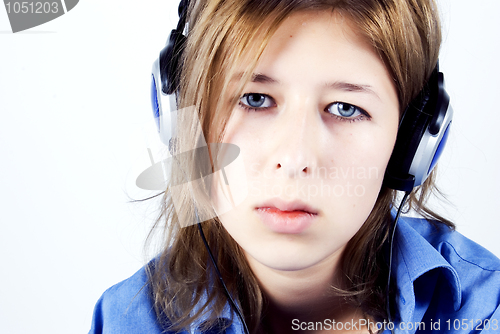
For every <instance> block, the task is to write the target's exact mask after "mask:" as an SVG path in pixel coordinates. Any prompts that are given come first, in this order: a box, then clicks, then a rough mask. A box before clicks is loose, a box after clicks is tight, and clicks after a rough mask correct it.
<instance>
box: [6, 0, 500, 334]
mask: <svg viewBox="0 0 500 334" xmlns="http://www.w3.org/2000/svg"><path fill="white" fill-rule="evenodd" d="M177 4H178V2H177V1H172V0H169V1H141V2H139V1H124V0H121V1H117V0H108V1H90V0H83V1H81V2H80V3H79V4H78V5H77V6H76V7H75V8H74V9H73V10H71V11H70V12H69V13H67V14H66V15H64V16H62V17H60V18H58V19H56V20H54V21H52V22H49V23H46V24H44V25H42V26H39V27H35V28H33V29H30V30H28V31H26V32H22V33H17V34H12V33H11V32H10V26H9V23H8V18H7V15H6V12H5V10H4V9H3V7H0V116H1V118H0V157H1V164H0V189H1V192H0V228H1V230H0V256H1V262H0V263H1V268H2V269H1V270H2V271H1V275H0V332H1V333H10V334H17V333H47V334H48V333H50V334H59V333H61V334H63V333H64V334H67V333H86V332H87V331H88V329H89V327H90V321H91V316H92V309H93V306H94V304H95V302H96V301H97V299H98V298H99V296H100V295H101V293H102V292H103V291H104V290H105V289H106V288H108V287H109V286H111V285H112V284H115V283H117V282H119V281H121V280H123V279H125V278H127V277H128V276H130V275H132V274H133V273H134V272H135V271H136V270H138V269H139V268H140V267H141V266H142V265H143V264H144V263H145V261H147V259H148V256H150V255H151V254H145V253H144V252H143V241H144V238H145V236H146V234H147V231H148V228H149V226H150V224H151V222H152V217H154V213H155V211H154V210H155V205H156V204H155V202H148V203H143V204H136V203H135V204H131V203H129V200H130V197H129V196H131V197H133V198H141V197H144V196H147V195H148V194H149V193H146V192H140V191H138V190H137V189H134V188H133V187H131V186H130V185H131V184H132V181H131V180H133V178H134V177H135V176H136V172H137V170H138V168H139V167H137V166H138V165H141V164H145V165H144V166H147V159H145V147H146V146H145V144H144V141H142V143H140V142H141V140H142V139H141V140H136V138H140V135H137V133H138V129H139V128H140V127H141V126H143V125H144V124H151V122H152V117H151V108H150V97H149V96H150V93H149V89H150V68H151V64H152V61H153V59H154V58H155V57H156V56H157V54H158V52H159V50H160V49H161V48H162V46H163V44H164V42H165V39H166V37H167V35H168V32H169V31H170V29H171V28H172V27H173V25H175V24H176V22H177V21H176V20H177V14H176V7H177ZM440 7H441V11H442V17H443V26H444V46H443V49H442V53H441V69H442V71H443V72H444V73H445V75H446V80H447V89H448V92H449V93H450V95H451V98H452V103H453V106H454V109H455V119H454V122H453V132H452V133H451V136H450V139H449V145H448V147H447V149H446V151H445V153H444V156H443V158H442V161H441V164H440V166H439V170H440V180H439V184H440V186H441V189H442V190H443V192H444V193H445V194H446V195H447V197H448V199H449V201H450V203H448V204H447V203H444V204H443V203H435V207H437V208H438V210H439V211H440V212H442V213H444V214H445V216H447V217H449V218H450V219H452V220H453V221H454V222H455V223H456V224H457V226H458V230H459V231H460V232H462V233H463V234H465V235H466V236H468V237H469V238H471V239H473V240H475V241H477V242H479V243H480V244H482V245H484V246H485V247H486V248H488V249H490V250H491V251H492V252H493V253H495V254H496V255H497V256H499V255H500V242H499V240H498V238H499V236H500V226H499V225H500V224H499V222H498V218H497V211H496V210H497V208H498V206H499V205H500V201H499V199H498V195H497V189H499V188H500V177H499V174H498V166H499V162H500V151H499V149H498V147H497V145H498V144H497V143H498V142H499V140H500V134H499V132H500V129H499V123H500V116H499V113H498V109H499V108H498V106H497V104H498V102H497V101H498V97H499V95H500V80H499V78H500V65H499V64H498V60H497V59H498V54H500V45H499V39H498V34H499V33H500V20H499V19H498V12H500V2H499V1H498V0H476V1H474V2H471V1H469V0H446V1H445V0H442V1H440ZM138 162H139V163H138Z"/></svg>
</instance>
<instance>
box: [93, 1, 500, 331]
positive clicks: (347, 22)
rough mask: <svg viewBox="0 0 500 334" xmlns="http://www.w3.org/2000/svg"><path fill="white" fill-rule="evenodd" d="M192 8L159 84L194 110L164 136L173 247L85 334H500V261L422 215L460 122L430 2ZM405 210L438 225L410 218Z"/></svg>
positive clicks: (108, 304) (186, 8)
mask: <svg viewBox="0 0 500 334" xmlns="http://www.w3.org/2000/svg"><path fill="white" fill-rule="evenodd" d="M180 9H181V10H180V15H181V20H180V23H179V27H178V29H177V32H174V33H173V34H172V35H171V36H174V37H172V38H171V40H172V42H173V45H171V47H170V48H169V49H168V50H166V51H165V52H163V53H162V56H161V57H160V67H163V66H162V64H161V63H162V57H163V58H165V57H166V58H167V62H168V63H169V64H171V65H169V66H171V68H170V72H168V71H167V75H168V76H169V78H168V80H166V79H164V78H163V77H162V78H161V79H160V80H161V81H162V83H161V84H163V85H164V86H163V87H165V89H164V91H165V92H168V93H173V92H174V93H176V95H175V96H176V103H177V108H179V109H182V108H188V107H191V106H194V108H191V109H190V108H188V111H186V112H184V113H182V115H181V113H179V115H180V116H179V117H180V120H178V121H177V128H176V131H177V132H176V134H175V136H174V135H171V138H170V139H169V140H167V141H166V143H167V144H169V145H170V149H171V152H172V154H173V156H174V157H173V160H172V161H174V162H175V163H173V165H174V167H173V168H172V171H171V175H170V180H171V181H170V183H169V184H168V186H167V189H166V191H165V193H164V207H163V211H162V215H161V217H160V218H159V219H158V221H157V226H156V227H155V228H156V229H157V228H158V227H159V226H163V228H164V231H165V243H164V250H163V251H162V252H161V254H159V255H158V257H156V258H155V259H154V260H152V261H151V262H150V263H149V264H148V265H147V266H146V267H145V268H143V269H141V270H140V271H139V272H138V273H137V274H135V275H134V276H132V277H131V278H129V279H127V280H125V281H123V282H121V283H119V284H118V285H115V286H114V287H112V288H110V289H109V290H108V291H106V292H105V293H104V295H103V296H102V297H101V299H100V300H99V301H98V303H97V305H96V308H95V311H94V319H93V324H92V329H91V331H90V332H91V333H162V332H166V333H176V332H182V333H189V332H192V333H296V332H299V333H301V332H310V333H324V332H330V331H338V332H349V333H383V332H385V333H388V332H391V331H393V332H400V333H416V332H432V331H435V332H460V333H471V332H474V333H477V332H485V333H486V332H491V333H495V332H500V324H499V323H498V321H499V318H500V311H499V309H498V305H499V303H500V272H499V270H500V262H499V260H498V259H496V258H495V257H494V256H493V255H491V254H490V253H489V252H487V251H486V250H484V249H483V248H481V247H480V246H478V245H476V244H474V243H473V242H471V241H470V240H468V239H466V238H464V237H463V236H461V235H460V234H459V233H457V232H454V230H453V227H454V226H453V224H452V223H451V222H449V221H447V220H446V219H444V218H442V217H440V216H438V215H437V214H435V213H433V212H432V211H431V210H429V209H428V208H427V207H426V206H425V200H426V198H427V197H428V196H429V194H430V193H431V192H432V191H433V189H434V183H433V182H434V178H433V173H432V172H431V170H432V167H433V166H434V164H435V162H436V160H437V157H438V156H439V152H440V151H441V149H442V145H444V144H441V142H443V143H444V141H445V140H446V136H447V133H448V126H449V123H450V122H451V110H450V109H448V107H447V106H448V101H447V95H446V93H445V92H444V90H443V88H442V74H440V73H439V72H438V69H437V62H438V53H439V46H440V42H441V35H440V26H439V19H438V13H437V10H436V4H435V3H434V1H433V0H240V1H224V0H205V1H201V0H199V1H194V0H192V1H191V2H190V3H188V2H187V1H183V2H182V3H181V6H180ZM182 31H184V32H187V36H186V37H187V39H186V40H185V41H184V40H183V37H179V35H180V32H182ZM162 75H163V74H162ZM157 80H158V79H157ZM177 80H178V81H177ZM154 84H155V85H157V84H159V83H156V82H154ZM156 103H158V102H156ZM189 110H191V111H192V112H191V113H189ZM163 113H164V114H165V111H163ZM185 122H188V124H187V123H185ZM197 122H199V124H200V125H201V126H200V128H201V131H202V134H203V136H202V139H201V142H207V143H219V145H214V144H210V145H209V146H208V147H207V146H205V147H207V150H208V155H209V158H207V159H203V158H200V153H199V148H203V145H201V146H200V144H199V143H200V141H199V140H198V139H197V136H196V134H193V131H191V129H195V128H196V124H197ZM186 124H187V125H186ZM174 137H175V138H174ZM193 138H194V140H193ZM224 145H233V146H231V147H237V148H238V152H237V153H238V158H236V159H239V160H238V161H240V162H241V163H240V165H238V166H240V167H237V168H236V167H235V168H231V167H230V164H224V163H223V161H225V160H224V158H227V155H228V153H227V149H225V148H224V147H226V146H224ZM221 147H222V148H221ZM422 147H423V148H422ZM429 147H431V148H429ZM190 150H191V151H190ZM182 152H192V154H191V155H190V154H188V155H184V156H183V158H181V157H179V155H178V154H177V153H182ZM429 152H430V153H429ZM436 152H437V153H436ZM176 154H177V155H176ZM408 155H409V156H410V158H408ZM176 156H177V158H175V157H176ZM221 157H222V158H221ZM426 159H427V160H426ZM205 160H206V161H205ZM226 160H227V159H226ZM229 160H234V159H229ZM424 160H425V161H424ZM419 161H424V162H419ZM204 162H208V163H209V166H208V168H209V169H210V170H209V173H208V174H211V173H213V175H214V176H213V177H211V178H209V180H210V181H209V182H207V179H204V181H203V184H202V185H201V186H200V187H194V188H195V189H194V190H193V186H192V183H191V185H188V182H187V181H193V180H195V179H196V178H197V177H196V175H198V176H200V175H201V176H206V175H208V174H207V173H206V171H205V172H203V169H204V167H203V166H202V167H200V165H203V163H204ZM419 163H421V164H423V165H425V166H424V167H422V166H421V165H419ZM224 166H227V168H224ZM415 166H417V167H415ZM205 167H206V166H205ZM429 173H430V175H427V174H429ZM193 175H194V176H195V177H193ZM188 176H189V180H188ZM201 176H200V177H201ZM179 180H180V181H179ZM177 181H179V182H177ZM198 185H199V184H198ZM179 186H180V188H179ZM397 190H403V191H404V193H405V196H404V198H403V200H398V197H397ZM235 199H236V200H235ZM406 199H408V201H407V202H406V203H407V206H408V207H409V208H411V209H413V210H416V212H418V213H420V214H422V215H423V216H424V217H425V218H426V219H410V218H400V219H398V218H399V212H398V208H400V207H401V206H403V204H402V203H403V202H404V201H405V200H406ZM198 221H202V223H201V224H193V223H197V222H198ZM396 222H397V224H396ZM205 241H206V243H205ZM209 250H210V251H211V252H212V253H213V255H212V254H211V252H210V251H209Z"/></svg>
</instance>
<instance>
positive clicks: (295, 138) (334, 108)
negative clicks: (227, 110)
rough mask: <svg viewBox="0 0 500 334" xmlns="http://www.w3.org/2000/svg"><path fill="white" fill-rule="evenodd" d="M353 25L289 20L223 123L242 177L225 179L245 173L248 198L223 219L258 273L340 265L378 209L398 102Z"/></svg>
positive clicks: (298, 17) (316, 15) (310, 17)
mask: <svg viewBox="0 0 500 334" xmlns="http://www.w3.org/2000/svg"><path fill="white" fill-rule="evenodd" d="M352 26H353V24H352V23H351V22H350V21H349V20H348V19H347V18H343V17H341V16H340V15H338V14H335V13H331V12H326V11H325V12H307V13H298V14H294V15H292V16H291V17H289V18H288V19H287V20H286V21H285V22H284V23H283V24H282V25H281V26H280V28H279V29H278V30H277V32H276V34H275V35H274V36H273V37H272V39H271V40H270V43H269V45H268V46H267V48H266V50H265V51H264V53H263V55H262V58H261V60H260V61H259V63H258V65H257V67H256V69H255V71H254V73H253V78H252V80H251V82H249V83H248V84H247V85H246V86H245V88H244V92H243V95H242V96H241V98H240V103H239V105H237V106H235V107H234V110H233V113H232V115H231V117H230V119H229V121H228V123H227V127H226V132H225V135H224V140H223V142H226V143H232V144H235V145H237V146H238V147H239V148H240V149H241V157H242V159H243V161H244V165H245V170H246V171H245V175H234V173H237V172H236V171H229V170H226V173H230V174H231V173H233V175H228V178H229V179H233V180H235V179H238V178H242V177H245V178H246V182H247V186H248V192H249V194H248V196H247V197H246V199H245V200H244V201H243V202H242V203H241V204H239V205H237V206H236V207H235V208H234V209H233V210H231V211H229V212H227V213H226V214H223V215H221V216H220V219H221V222H222V224H223V225H224V227H225V228H226V229H227V231H228V232H229V234H231V236H232V237H233V238H234V239H235V240H236V242H238V244H239V245H240V246H241V247H242V248H243V250H244V251H245V253H246V255H247V258H248V260H249V263H250V265H251V266H252V268H253V269H254V270H255V269H256V267H257V266H261V267H262V266H263V267H266V268H271V269H274V270H285V271H295V270H302V269H308V268H314V266H316V265H320V264H323V265H327V266H328V263H331V264H335V263H337V259H339V256H340V255H341V253H342V251H343V249H344V247H345V245H346V243H347V242H348V241H349V240H350V239H351V238H352V237H353V236H354V234H355V233H356V232H357V231H358V230H359V229H360V227H361V226H362V225H363V223H364V222H365V220H366V218H367V217H368V215H369V213H370V211H371V210H372V208H373V206H374V204H375V201H376V199H377V196H378V193H379V191H380V188H381V185H382V180H383V176H384V171H385V169H386V166H387V163H388V161H389V157H390V155H391V152H392V149H393V146H394V142H395V139H396V133H397V128H398V114H399V104H398V97H397V92H396V89H395V87H394V83H393V80H392V79H391V77H390V75H389V73H388V71H387V69H386V67H385V65H384V63H383V62H382V60H381V58H380V56H379V55H378V54H377V53H376V52H375V51H374V50H373V49H372V47H371V46H370V45H369V44H368V43H367V42H366V41H365V40H364V39H363V38H362V37H361V36H360V35H359V34H357V33H356V31H355V30H353V29H352ZM234 188H235V187H234V186H232V189H233V191H234ZM233 195H234V194H233ZM223 201H224V200H223V195H222V192H221V191H218V192H217V194H216V202H218V203H221V202H223Z"/></svg>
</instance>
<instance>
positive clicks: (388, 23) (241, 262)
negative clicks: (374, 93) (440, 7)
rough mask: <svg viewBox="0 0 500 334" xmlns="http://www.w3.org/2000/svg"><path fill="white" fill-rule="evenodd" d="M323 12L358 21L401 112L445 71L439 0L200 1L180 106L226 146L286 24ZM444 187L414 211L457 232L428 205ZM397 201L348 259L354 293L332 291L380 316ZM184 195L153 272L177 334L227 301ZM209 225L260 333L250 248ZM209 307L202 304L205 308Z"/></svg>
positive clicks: (425, 190) (383, 205)
mask: <svg viewBox="0 0 500 334" xmlns="http://www.w3.org/2000/svg"><path fill="white" fill-rule="evenodd" d="M319 10H330V11H337V12H338V13H340V15H343V16H344V17H346V18H348V19H350V20H352V22H355V27H356V28H357V29H358V31H359V33H360V34H362V35H363V36H364V37H365V38H366V40H367V41H369V42H370V43H371V45H372V46H373V48H374V50H375V51H376V52H377V53H378V54H379V55H380V57H381V59H382V60H383V62H384V63H385V65H386V67H387V68H388V70H389V73H390V74H391V76H392V78H393V80H394V82H395V86H396V87H397V90H398V97H399V103H400V109H401V111H403V110H404V107H405V106H406V105H408V103H409V102H410V101H411V99H412V98H414V97H415V96H416V95H417V94H418V92H419V91H420V90H421V89H422V87H423V85H424V84H425V82H426V80H427V79H428V78H429V77H430V74H431V72H432V70H433V69H434V67H435V66H436V63H437V59H438V54H439V47H440V43H441V32H440V23H439V17H438V12H437V8H436V3H435V2H434V0H203V1H196V2H195V3H194V4H193V3H192V4H191V8H190V10H189V13H190V14H189V20H188V21H189V27H190V30H189V34H188V39H187V45H186V48H185V50H184V53H183V63H184V65H183V67H182V69H181V70H180V71H179V75H180V78H181V80H180V87H179V98H178V102H179V105H180V107H188V106H195V109H196V111H195V112H196V113H197V116H198V117H199V120H200V122H201V125H202V130H203V133H204V134H205V137H206V138H205V139H206V141H207V142H214V141H215V142H217V141H220V140H221V138H222V136H223V133H224V127H225V124H226V122H227V120H228V118H229V117H230V111H231V110H232V108H231V106H233V105H234V104H235V103H236V101H237V99H238V98H239V94H240V93H241V91H242V89H243V86H244V85H245V83H246V82H248V80H250V77H251V74H252V71H253V69H254V68H255V66H256V64H257V62H258V60H259V57H260V55H261V54H262V52H263V51H264V49H265V47H266V45H267V43H268V41H269V39H270V38H271V36H272V35H273V33H274V32H275V31H276V30H277V28H278V27H279V25H280V24H281V23H282V22H283V21H284V20H285V19H286V18H287V17H288V16H289V15H291V14H292V13H295V12H299V11H319ZM241 64H244V65H245V71H244V73H243V75H242V77H241V80H240V81H239V86H238V87H233V86H231V82H230V81H231V78H233V77H234V76H235V75H236V74H237V70H240V69H241ZM186 136H189V134H186ZM195 167H196V166H190V168H195ZM173 173H174V174H175V173H176V171H175V170H174V171H173ZM177 173H179V172H178V171H177ZM174 177H175V175H174ZM434 189H435V187H434V175H433V174H431V176H430V177H429V178H428V179H427V181H426V182H425V183H424V184H423V185H422V186H420V187H417V188H416V189H414V190H413V192H412V193H411V195H410V199H409V202H408V203H409V207H410V208H412V209H414V210H416V211H417V212H419V213H421V214H423V215H424V216H425V217H427V218H431V219H437V220H439V221H441V222H443V223H444V224H446V225H448V226H450V228H453V224H452V223H450V222H449V221H447V220H445V219H444V218H442V217H440V216H439V215H437V214H435V213H433V212H432V211H431V210H429V209H428V208H427V207H426V206H425V201H426V199H427V197H428V196H429V194H431V193H432V191H433V190H434ZM396 195H397V194H396V191H394V190H391V189H388V188H386V187H382V189H381V190H380V193H379V196H378V199H377V201H376V204H375V206H374V208H373V210H372V212H371V214H370V215H369V217H368V218H367V220H366V222H365V223H364V225H363V226H362V227H361V229H360V230H359V231H358V232H357V234H356V235H355V236H354V237H353V238H352V239H351V240H350V241H349V242H348V244H347V247H346V249H345V252H344V254H343V261H342V272H343V280H344V281H343V282H342V284H341V286H343V287H348V288H347V289H339V288H338V287H332V291H334V292H335V293H338V294H341V295H344V296H345V298H346V299H347V300H348V301H349V302H350V303H352V304H353V305H355V306H356V307H361V308H362V309H363V310H364V312H365V313H366V314H368V315H369V316H370V317H373V318H374V319H386V318H387V316H388V315H387V313H386V308H385V305H386V294H385V284H386V283H385V282H386V279H387V272H388V269H387V264H386V262H387V260H386V259H385V258H384V254H383V253H384V252H383V251H382V249H383V247H384V245H386V244H387V239H388V232H389V226H390V221H391V216H390V210H391V208H392V207H393V206H394V205H395V199H396ZM180 196H182V201H183V205H182V206H181V207H182V209H181V211H182V212H180V211H179V210H178V211H177V212H176V210H175V209H174V205H173V201H172V197H171V193H170V191H169V189H167V190H166V191H165V193H164V196H163V201H162V211H161V215H160V217H159V218H158V220H157V222H156V224H155V226H154V227H153V229H152V231H151V234H150V235H152V234H154V233H156V231H158V230H162V231H163V237H164V239H163V240H164V249H163V251H162V252H161V254H160V255H159V257H158V258H157V259H156V261H155V262H154V266H153V265H152V266H150V267H149V268H150V270H149V276H150V282H149V284H150V286H151V289H152V293H153V297H154V306H155V310H156V313H157V315H158V319H159V320H160V321H161V322H163V321H164V323H165V324H168V326H169V327H168V328H169V329H170V330H179V331H180V330H182V329H185V328H188V327H189V325H190V324H191V323H193V322H194V321H196V320H197V319H200V318H201V317H202V316H204V315H206V316H208V319H209V320H208V321H207V322H205V323H204V326H205V327H207V328H208V327H211V326H213V325H214V324H215V321H216V319H217V318H218V317H219V316H220V315H221V313H222V311H223V309H224V307H225V305H226V303H227V299H226V296H225V294H224V292H223V290H221V288H220V287H219V286H218V285H219V282H218V281H217V279H216V276H215V274H214V269H213V268H212V266H211V264H210V263H209V259H208V254H207V250H206V249H205V247H204V245H203V243H202V240H201V238H200V236H199V231H198V230H197V226H188V227H184V228H181V226H182V225H181V222H180V221H179V217H186V216H190V215H191V216H192V215H193V212H192V211H193V206H194V205H193V204H194V203H193V201H194V200H195V199H193V198H191V196H190V194H180ZM177 207H178V208H179V206H177ZM202 225H203V230H204V233H205V235H206V237H207V240H208V243H209V245H211V248H212V249H217V252H216V260H217V264H218V266H219V269H220V271H221V274H222V276H223V279H224V281H225V283H226V285H227V288H228V289H229V292H230V293H231V294H232V295H233V296H234V297H235V299H236V301H237V303H238V304H239V306H240V307H241V309H242V311H243V314H244V315H245V320H246V322H247V324H248V327H249V328H250V331H251V332H252V331H255V330H256V329H257V328H258V325H259V322H260V320H261V316H262V311H263V308H264V307H265V297H264V295H263V294H262V292H261V290H260V287H259V284H258V282H257V279H256V278H255V276H254V275H253V273H252V271H251V269H250V268H249V266H248V263H247V261H246V259H245V256H244V254H243V252H242V250H241V248H240V247H239V245H238V244H237V243H236V242H235V241H234V240H233V239H232V238H231V236H230V235H229V234H228V233H227V232H226V230H225V229H224V227H223V226H222V225H221V223H220V222H219V220H218V219H217V218H214V219H210V220H208V221H206V222H204V223H203V224H202ZM214 285H215V286H214ZM199 303H201V304H202V306H201V307H196V308H195V306H196V305H197V304H199ZM198 306H199V305H198Z"/></svg>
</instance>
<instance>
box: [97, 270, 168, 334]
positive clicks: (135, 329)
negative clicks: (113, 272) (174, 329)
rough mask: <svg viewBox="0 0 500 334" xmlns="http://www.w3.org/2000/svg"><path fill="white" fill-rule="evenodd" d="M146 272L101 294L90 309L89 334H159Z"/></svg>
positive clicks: (140, 272) (159, 330)
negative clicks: (91, 313) (92, 308)
mask: <svg viewBox="0 0 500 334" xmlns="http://www.w3.org/2000/svg"><path fill="white" fill-rule="evenodd" d="M146 268H147V266H145V267H143V268H141V269H140V270H139V271H137V272H136V273H135V274H134V275H132V276H131V277H130V278H128V279H126V280H124V281H122V282H120V283H118V284H116V285H114V286H112V287H110V288H109V289H108V290H106V291H105V292H104V293H103V294H102V296H101V298H100V299H99V300H98V301H97V303H96V306H95V308H94V314H93V319H92V328H91V330H90V332H89V334H115V333H117V334H118V333H120V334H124V333H125V334H126V333H134V334H139V333H148V334H154V333H162V330H161V329H160V327H159V325H158V322H157V320H156V313H155V310H154V307H153V302H152V296H151V290H150V288H149V285H148V275H147V271H146Z"/></svg>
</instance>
